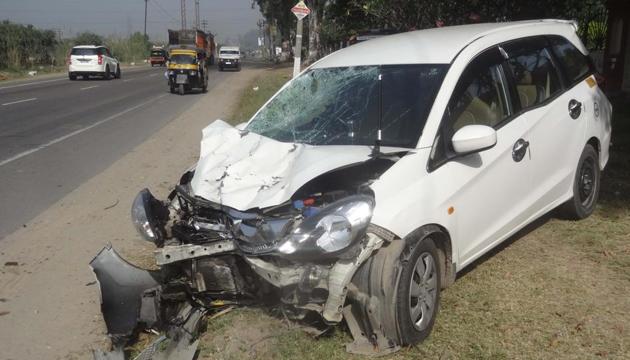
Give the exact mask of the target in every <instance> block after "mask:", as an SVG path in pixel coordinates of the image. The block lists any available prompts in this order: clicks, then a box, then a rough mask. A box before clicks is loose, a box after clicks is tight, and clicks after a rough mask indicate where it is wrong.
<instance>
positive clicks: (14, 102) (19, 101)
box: [2, 98, 37, 106]
mask: <svg viewBox="0 0 630 360" xmlns="http://www.w3.org/2000/svg"><path fill="white" fill-rule="evenodd" d="M33 100H37V98H30V99H24V100H17V101H11V102H8V103H4V104H2V106H7V105H13V104H19V103H23V102H27V101H33Z"/></svg>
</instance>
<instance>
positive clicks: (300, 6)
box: [291, 1, 311, 20]
mask: <svg viewBox="0 0 630 360" xmlns="http://www.w3.org/2000/svg"><path fill="white" fill-rule="evenodd" d="M291 12H292V13H293V14H295V16H296V17H297V18H298V20H302V19H304V18H305V17H306V16H307V15H308V14H310V13H311V9H309V8H308V6H306V4H305V3H304V1H300V2H299V3H297V4H295V6H294V7H292V8H291Z"/></svg>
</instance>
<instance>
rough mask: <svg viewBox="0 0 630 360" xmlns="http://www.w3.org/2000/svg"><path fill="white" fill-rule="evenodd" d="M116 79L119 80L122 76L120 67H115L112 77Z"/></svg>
mask: <svg viewBox="0 0 630 360" xmlns="http://www.w3.org/2000/svg"><path fill="white" fill-rule="evenodd" d="M114 76H115V77H116V79H120V77H121V76H122V74H121V73H120V65H116V75H114Z"/></svg>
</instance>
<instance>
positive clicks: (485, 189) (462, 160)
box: [429, 47, 531, 266]
mask: <svg viewBox="0 0 630 360" xmlns="http://www.w3.org/2000/svg"><path fill="white" fill-rule="evenodd" d="M504 60H505V59H504V57H503V56H502V54H501V53H500V51H499V49H498V48H497V47H494V48H492V49H489V50H487V51H485V52H483V53H482V54H480V55H479V56H477V57H476V58H475V59H474V60H473V61H472V62H471V63H470V64H469V65H468V66H467V67H466V69H465V70H464V72H463V73H462V75H461V77H460V79H459V81H458V84H457V86H456V88H455V90H454V91H453V94H452V95H451V98H450V100H449V104H448V106H447V109H446V111H445V114H444V117H443V120H442V123H441V125H440V130H439V132H438V137H437V138H436V142H435V144H434V148H433V149H432V154H431V160H430V163H429V170H430V171H432V175H431V176H437V178H438V179H443V180H441V182H443V184H444V185H443V186H445V187H453V189H452V190H450V191H451V193H452V195H451V196H450V198H448V200H447V202H448V204H449V205H452V206H453V209H454V214H455V224H456V225H455V227H456V229H454V230H455V233H456V234H455V236H454V241H455V242H457V248H458V249H459V251H458V253H459V264H461V266H465V265H467V264H468V263H470V262H471V261H473V260H474V259H476V258H477V257H479V256H480V255H481V254H483V253H484V252H486V251H487V250H488V249H489V248H491V247H492V246H494V245H495V244H496V243H497V242H499V241H501V240H503V239H504V238H505V237H507V236H508V235H510V234H511V233H513V232H514V231H515V229H516V228H517V227H519V226H521V225H522V224H523V223H524V221H525V220H526V219H527V218H528V217H529V215H530V212H529V211H530V208H531V202H530V200H529V199H528V193H529V191H530V188H531V176H530V174H531V169H530V165H531V160H530V157H529V152H528V150H529V149H528V141H529V131H530V123H529V122H528V121H527V119H525V118H521V117H516V116H514V115H515V114H514V102H515V100H514V94H512V93H511V92H510V89H509V86H508V83H507V77H506V76H505V72H504V64H503V63H504ZM472 124H476V125H486V126H491V127H493V128H494V129H495V130H496V132H497V143H496V145H495V146H494V147H492V148H490V149H488V150H485V151H481V152H478V153H474V154H470V155H466V156H457V155H456V154H454V151H453V149H452V145H451V142H450V139H451V138H452V136H453V134H455V132H456V131H457V130H459V129H461V128H462V127H464V126H466V125H472Z"/></svg>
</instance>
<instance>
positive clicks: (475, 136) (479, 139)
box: [451, 125, 497, 155]
mask: <svg viewBox="0 0 630 360" xmlns="http://www.w3.org/2000/svg"><path fill="white" fill-rule="evenodd" d="M451 142H452V144H453V149H454V150H455V152H456V153H457V154H458V155H466V154H470V153H475V152H479V151H483V150H487V149H490V148H491V147H493V146H494V145H496V143H497V132H496V130H494V129H493V128H491V127H490V126H486V125H466V126H464V127H463V128H461V129H459V130H457V132H456V133H455V135H453V138H452V139H451Z"/></svg>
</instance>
